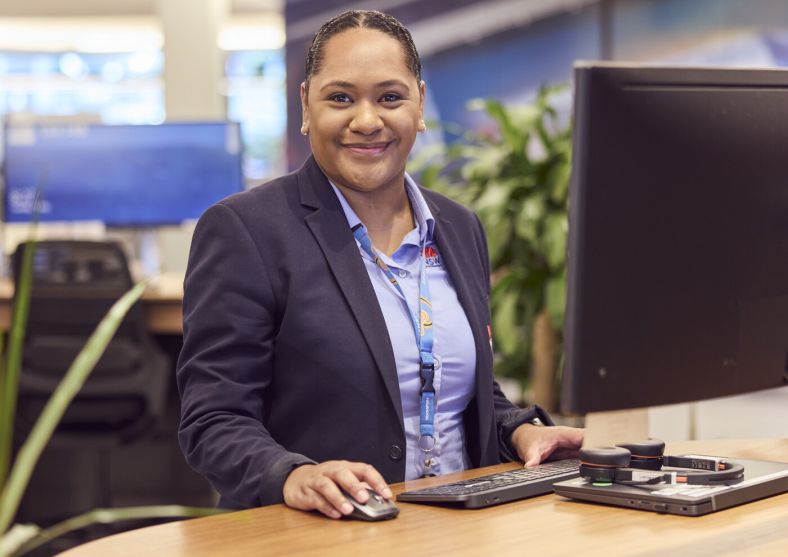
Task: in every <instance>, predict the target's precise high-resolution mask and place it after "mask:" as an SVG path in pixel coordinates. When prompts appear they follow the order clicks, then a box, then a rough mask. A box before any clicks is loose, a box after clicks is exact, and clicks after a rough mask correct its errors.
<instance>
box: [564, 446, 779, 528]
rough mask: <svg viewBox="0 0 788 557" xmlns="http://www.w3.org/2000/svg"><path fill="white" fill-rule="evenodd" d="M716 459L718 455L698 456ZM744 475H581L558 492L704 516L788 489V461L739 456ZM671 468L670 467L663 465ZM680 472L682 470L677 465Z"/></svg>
mask: <svg viewBox="0 0 788 557" xmlns="http://www.w3.org/2000/svg"><path fill="white" fill-rule="evenodd" d="M695 458H706V459H713V458H715V457H695ZM735 462H736V464H737V465H740V466H742V467H743V468H744V476H743V478H742V479H741V481H739V482H738V483H733V484H731V485H725V484H720V485H698V484H692V483H672V482H669V481H661V482H658V483H654V484H646V483H642V484H639V485H625V484H621V483H617V482H598V481H593V480H591V479H588V478H583V477H578V478H574V479H570V480H566V481H562V482H558V483H557V484H555V492H556V494H557V495H561V496H562V497H567V498H569V499H575V500H577V501H587V502H591V503H603V504H607V505H615V506H618V507H627V508H630V509H640V510H644V511H654V512H658V513H664V514H678V515H684V516H701V515H704V514H709V513H712V512H715V511H720V510H722V509H727V508H729V507H733V506H736V505H741V504H743V503H749V502H751V501H756V500H758V499H763V498H764V497H770V496H772V495H777V494H780V493H785V492H786V491H788V464H786V463H782V462H768V461H763V460H747V459H739V458H736V459H735ZM662 471H663V472H665V471H668V469H667V468H663V469H662ZM676 471H677V472H678V473H679V474H680V473H681V472H680V471H679V470H678V469H676Z"/></svg>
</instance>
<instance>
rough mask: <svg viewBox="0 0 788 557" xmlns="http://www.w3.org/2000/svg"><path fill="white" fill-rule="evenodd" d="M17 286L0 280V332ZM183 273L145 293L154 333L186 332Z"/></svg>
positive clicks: (167, 276) (161, 280) (8, 322)
mask: <svg viewBox="0 0 788 557" xmlns="http://www.w3.org/2000/svg"><path fill="white" fill-rule="evenodd" d="M13 295H14V283H13V282H12V281H11V280H10V279H8V278H0V331H7V330H8V329H9V328H10V326H11V299H12V297H13ZM182 305H183V274H181V273H174V274H163V275H160V276H158V277H156V278H155V279H154V280H152V281H151V284H150V286H149V287H148V288H147V289H146V290H145V292H144V293H143V294H142V311H143V313H144V314H145V321H146V323H147V324H148V328H149V329H150V331H151V332H153V333H156V334H174V335H179V334H182V333H183V320H182V315H181V313H182Z"/></svg>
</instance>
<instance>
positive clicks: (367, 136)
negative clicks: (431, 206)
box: [301, 29, 424, 193]
mask: <svg viewBox="0 0 788 557" xmlns="http://www.w3.org/2000/svg"><path fill="white" fill-rule="evenodd" d="M323 48H324V50H323V62H322V66H321V68H320V71H319V72H317V73H316V74H314V75H313V76H312V78H311V80H310V83H309V90H308V92H307V90H306V88H305V86H304V85H303V84H302V85H301V106H302V110H303V119H304V125H305V126H306V128H307V129H308V130H309V141H310V144H311V146H312V153H313V154H314V156H315V160H317V163H318V164H319V165H320V167H321V168H322V169H323V172H325V173H326V175H327V176H328V177H329V178H330V179H331V181H332V182H334V183H335V184H336V185H337V186H338V187H340V188H341V189H350V190H354V191H357V192H362V193H364V192H368V193H371V192H375V191H382V190H384V189H386V188H388V187H402V186H403V184H404V173H405V163H406V161H407V158H408V154H409V153H410V150H411V147H413V142H414V141H415V140H416V133H417V132H418V131H419V130H420V129H422V126H423V123H422V117H423V110H424V83H423V82H422V83H421V84H419V83H418V82H417V81H416V77H415V76H414V75H413V73H412V72H411V71H410V69H409V68H408V66H407V65H406V62H405V53H404V51H403V49H402V46H401V45H400V43H399V42H398V41H397V40H396V39H394V38H392V37H390V36H388V35H386V34H385V33H382V32H380V31H376V30H374V29H350V30H347V31H343V32H342V33H340V34H338V35H335V36H333V37H331V38H330V39H329V40H328V41H327V42H326V44H325V45H324V47H323Z"/></svg>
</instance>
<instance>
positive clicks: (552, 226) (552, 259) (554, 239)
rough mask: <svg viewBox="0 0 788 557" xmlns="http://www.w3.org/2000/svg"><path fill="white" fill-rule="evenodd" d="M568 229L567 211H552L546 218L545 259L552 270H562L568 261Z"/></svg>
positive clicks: (544, 236)
mask: <svg viewBox="0 0 788 557" xmlns="http://www.w3.org/2000/svg"><path fill="white" fill-rule="evenodd" d="M567 230H568V224H567V217H566V214H565V213H557V212H554V213H550V214H549V215H547V217H546V218H545V223H544V235H543V237H542V239H543V242H544V254H545V260H546V261H547V264H548V266H549V267H550V269H552V270H560V269H561V268H562V267H563V265H564V263H565V261H566V234H567Z"/></svg>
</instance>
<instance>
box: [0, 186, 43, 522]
mask: <svg viewBox="0 0 788 557" xmlns="http://www.w3.org/2000/svg"><path fill="white" fill-rule="evenodd" d="M34 206H35V207H38V194H37V197H36V201H35V202H34ZM37 213H38V212H37V210H36V214H35V215H34V217H33V222H32V223H31V225H30V228H31V229H30V240H29V242H28V244H27V248H26V249H25V251H24V252H23V254H22V265H21V269H20V273H19V277H18V280H17V281H16V285H17V286H16V292H15V293H14V309H13V314H12V316H11V331H10V332H9V341H8V354H7V360H6V363H5V366H4V367H3V369H2V370H0V371H2V373H1V374H0V375H2V387H3V393H2V402H3V406H2V408H1V409H0V493H2V491H1V490H3V489H4V488H5V485H6V477H7V472H8V468H9V466H10V464H11V452H12V449H13V447H12V445H11V443H12V440H13V437H14V417H15V414H16V398H17V393H18V391H19V373H20V369H21V365H22V350H23V347H24V343H25V330H26V329H27V316H28V313H29V308H30V292H31V290H32V284H33V253H34V251H35V237H36V229H37V226H38V214H37ZM4 531H5V529H4V528H2V527H0V532H4Z"/></svg>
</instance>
